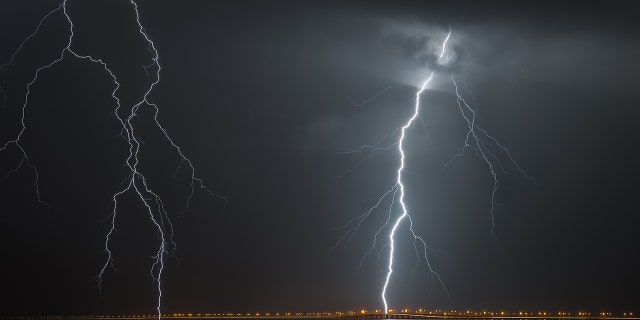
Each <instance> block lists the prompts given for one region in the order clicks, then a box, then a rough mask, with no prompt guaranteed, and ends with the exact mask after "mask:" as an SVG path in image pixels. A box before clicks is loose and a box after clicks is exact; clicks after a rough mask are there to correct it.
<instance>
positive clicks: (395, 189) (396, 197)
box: [336, 30, 531, 313]
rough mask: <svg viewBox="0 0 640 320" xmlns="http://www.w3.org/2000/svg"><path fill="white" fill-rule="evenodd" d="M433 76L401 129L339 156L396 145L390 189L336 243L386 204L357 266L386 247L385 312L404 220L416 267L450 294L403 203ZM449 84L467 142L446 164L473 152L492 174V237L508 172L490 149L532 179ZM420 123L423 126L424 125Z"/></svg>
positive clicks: (443, 54)
mask: <svg viewBox="0 0 640 320" xmlns="http://www.w3.org/2000/svg"><path fill="white" fill-rule="evenodd" d="M451 35H452V33H451V30H449V32H448V33H447V34H446V37H445V39H444V40H443V42H442V44H441V46H440V50H439V53H438V54H437V57H438V63H439V64H441V65H445V64H447V63H449V57H448V55H447V43H448V42H449V40H450V39H451ZM436 76H437V74H436V72H435V71H431V72H430V73H429V76H428V77H427V78H426V79H425V80H424V81H423V82H422V84H421V86H420V87H419V88H418V91H417V92H416V99H415V107H414V109H413V113H412V114H411V115H410V117H409V118H408V119H407V120H406V121H405V122H404V124H403V125H402V127H400V128H399V129H398V130H395V131H394V132H392V133H390V134H387V135H385V136H384V137H383V138H382V139H380V140H379V141H378V142H376V143H375V144H373V145H362V146H359V147H356V148H351V149H348V150H346V151H343V152H342V154H347V153H355V152H363V151H367V152H369V153H368V155H367V156H366V157H365V159H366V158H370V157H371V156H372V153H373V152H378V151H386V150H391V149H392V147H393V146H395V145H397V146H398V149H397V150H398V154H399V157H400V164H399V166H398V168H397V169H396V181H395V182H394V184H393V185H392V186H391V187H390V188H389V189H387V191H386V192H385V193H384V194H383V195H382V196H381V197H379V198H378V200H377V202H376V203H375V204H374V205H373V206H372V207H370V208H369V209H368V210H366V211H365V212H364V213H363V214H361V215H359V216H356V217H355V218H353V219H351V220H349V221H348V222H347V223H346V224H345V225H343V226H342V227H340V228H339V230H342V231H343V233H342V236H341V237H340V239H339V240H338V243H337V244H336V246H338V245H339V244H340V243H342V242H344V241H347V240H349V239H351V238H352V237H353V236H354V235H355V234H356V232H357V231H358V229H359V228H360V226H361V225H362V224H363V222H364V221H365V220H367V219H368V218H369V217H370V216H371V215H373V214H374V213H375V212H376V210H378V209H379V208H380V207H381V206H382V205H383V203H384V201H388V202H389V206H388V208H387V211H386V212H387V215H388V216H387V218H386V220H385V222H384V223H383V224H382V226H380V227H379V228H378V229H377V231H376V232H375V234H374V236H373V241H372V244H371V247H369V250H367V252H365V254H364V256H363V258H362V260H361V261H360V264H359V265H358V269H359V268H361V267H362V264H363V263H364V261H365V260H366V258H367V257H368V256H369V255H371V254H373V253H374V252H375V253H376V254H377V256H378V257H380V255H381V250H384V249H385V248H386V247H387V246H388V247H389V259H388V262H387V272H386V275H385V277H384V284H383V286H382V292H381V294H380V296H381V298H382V303H383V305H384V310H385V313H386V312H390V311H389V310H390V308H389V303H388V297H387V293H388V292H387V291H388V288H389V285H390V282H391V279H392V275H393V272H394V257H395V251H396V243H395V242H396V234H397V232H398V231H399V230H400V229H401V227H402V226H403V223H405V220H406V221H408V231H409V233H410V235H411V236H412V237H413V246H414V249H415V251H416V255H417V259H418V262H417V263H418V264H419V263H420V262H421V261H424V263H425V265H426V268H427V270H428V272H430V273H431V274H432V275H433V276H434V278H435V279H436V280H437V281H438V282H439V283H440V285H441V286H442V288H443V290H444V291H445V292H446V294H447V295H449V291H448V289H447V287H446V286H445V285H444V282H443V281H442V279H441V277H440V274H439V273H438V272H436V271H435V270H434V269H433V268H432V267H431V263H430V261H429V258H428V251H429V250H430V248H429V247H428V246H427V243H426V242H425V240H424V239H423V238H422V237H421V236H419V235H418V234H417V233H416V232H415V230H414V225H413V220H412V218H411V213H410V212H409V210H408V208H407V205H406V202H405V184H404V182H403V173H404V172H405V169H406V168H405V160H406V154H405V143H404V142H405V138H406V136H407V134H408V132H407V130H408V129H410V128H411V127H412V126H413V125H414V122H415V121H416V120H417V119H421V115H420V113H421V108H420V103H421V102H420V97H421V96H422V94H423V93H424V92H425V91H426V90H427V89H428V87H429V85H430V83H431V82H432V81H433V79H434V77H436ZM451 83H452V84H453V87H454V90H455V96H456V102H457V105H458V108H459V110H460V113H461V115H462V118H463V119H464V121H465V122H466V124H467V127H468V131H467V134H466V139H465V141H464V144H463V147H462V150H461V151H460V152H459V153H458V154H456V155H455V156H454V157H453V158H452V159H451V161H449V163H451V162H453V161H455V160H456V159H458V158H460V157H463V156H464V152H465V150H467V149H470V150H473V151H474V152H475V153H476V155H477V156H478V157H479V158H480V159H481V160H482V161H483V162H484V163H485V164H486V165H487V168H488V170H489V173H490V174H491V177H492V179H493V188H492V192H491V210H490V214H491V235H492V236H494V228H495V217H494V208H495V196H496V192H497V190H498V173H508V172H509V170H507V169H506V168H505V167H504V166H503V165H502V163H501V161H500V157H499V156H498V155H496V154H495V153H493V152H492V151H491V150H492V148H497V150H498V151H499V152H502V157H503V158H505V159H507V160H508V161H509V162H510V164H511V166H512V167H513V168H514V169H515V171H517V172H518V173H521V174H523V175H524V176H525V177H526V178H527V179H531V178H530V177H529V176H528V175H527V174H526V172H524V171H523V170H522V169H521V167H520V166H519V165H518V163H516V162H515V161H514V159H513V157H512V156H511V153H510V152H509V150H508V149H507V148H506V147H504V146H503V145H502V144H500V142H499V141H498V140H497V139H496V138H494V137H493V136H491V135H489V134H488V133H487V131H486V130H484V129H482V128H481V127H479V126H478V125H477V124H476V110H475V109H474V108H473V107H472V105H471V104H469V103H468V102H467V100H466V99H465V98H464V96H463V94H462V93H460V91H459V89H458V85H457V83H456V81H455V78H454V76H453V74H452V75H451ZM465 88H466V86H465ZM387 90H389V87H387V88H385V89H384V90H382V91H381V92H379V93H378V94H376V95H375V96H374V97H373V98H371V99H368V100H366V101H365V102H363V103H362V104H356V106H361V105H364V104H367V103H370V102H372V100H373V99H375V98H377V97H378V96H380V95H382V94H384V93H385V92H386V91H387ZM467 92H469V94H470V91H469V90H467ZM472 100H473V99H472ZM422 124H423V125H424V122H423V123H422ZM398 132H399V136H397V139H396V140H393V141H392V142H390V143H389V142H388V140H389V138H390V137H393V136H396V134H397V133H398ZM485 140H486V141H485ZM449 163H448V164H449ZM359 164H360V163H358V165H359ZM497 169H499V170H500V172H498V171H497ZM396 203H397V206H398V207H399V209H400V211H399V214H398V216H397V217H395V218H394V217H393V211H394V206H396ZM385 230H388V232H389V233H388V241H387V242H385V243H384V244H383V245H382V247H379V246H378V242H379V239H380V237H381V234H382V232H383V231H385ZM416 265H417V264H416Z"/></svg>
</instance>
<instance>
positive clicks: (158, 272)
mask: <svg viewBox="0 0 640 320" xmlns="http://www.w3.org/2000/svg"><path fill="white" fill-rule="evenodd" d="M67 2H68V1H67V0H64V1H62V2H61V3H60V5H59V6H58V7H56V8H55V9H53V10H51V11H50V12H48V13H47V14H46V15H45V16H44V17H43V18H42V19H41V20H40V22H39V23H38V25H37V26H36V28H35V29H34V31H33V32H32V33H31V34H29V36H27V37H26V38H25V39H24V40H23V42H22V43H21V44H20V45H19V47H18V48H17V49H16V50H15V51H14V53H13V54H12V55H11V57H10V59H9V61H7V62H5V63H3V64H2V65H0V71H2V69H4V68H5V67H8V66H10V65H11V64H12V63H13V61H14V58H15V57H16V56H17V55H18V54H19V53H20V52H21V51H22V49H23V47H24V45H25V44H26V43H27V42H29V41H30V40H31V39H32V38H33V37H34V36H35V35H36V34H37V33H38V32H39V31H40V29H41V28H42V27H43V25H44V24H45V22H46V21H47V20H48V19H49V17H50V16H52V15H54V14H62V15H63V16H64V19H65V20H66V22H67V23H68V26H69V29H68V30H69V37H68V39H67V43H66V46H65V47H64V48H63V49H62V50H61V51H60V53H59V56H58V57H57V58H56V59H54V60H52V61H50V62H49V63H47V64H44V65H41V66H40V67H38V68H37V69H36V70H35V73H34V75H33V78H32V79H31V81H30V82H29V83H28V84H27V86H26V94H25V96H24V100H23V103H22V107H21V113H20V114H21V117H20V123H21V127H20V130H19V132H18V134H17V135H16V136H15V137H14V138H12V139H10V140H8V141H7V142H6V143H5V144H4V145H2V147H1V148H0V152H3V151H5V150H7V149H8V148H9V147H12V146H13V147H15V148H17V149H18V150H19V151H20V153H21V156H22V158H21V160H20V161H19V162H18V164H17V166H16V167H15V168H13V169H11V170H9V171H8V173H7V176H9V175H11V174H13V173H15V172H17V171H19V170H20V169H21V168H22V167H23V166H25V165H26V166H28V167H29V168H30V169H32V170H33V171H34V173H35V181H34V185H35V190H36V196H37V199H38V201H39V202H40V203H42V204H44V205H47V206H49V205H48V204H47V203H46V202H44V201H43V200H42V198H41V196H40V187H39V185H38V179H39V175H38V170H37V167H36V166H35V165H33V164H32V163H31V162H30V160H29V157H28V154H27V152H26V150H25V149H24V147H23V146H22V144H21V141H22V136H23V134H24V132H25V131H26V130H27V124H26V121H25V113H26V112H25V111H26V109H27V107H28V105H29V96H30V95H31V88H32V86H33V85H34V84H35V83H36V82H37V81H38V77H39V75H40V74H41V73H42V72H46V71H47V70H49V69H51V68H52V67H53V66H55V65H57V64H58V63H60V62H61V61H63V60H64V59H65V58H67V57H69V58H76V59H79V60H84V61H87V62H89V63H93V64H98V65H100V66H102V68H103V69H104V71H105V73H106V74H107V75H108V76H109V78H110V79H111V81H112V82H113V85H114V89H113V91H112V92H111V98H112V99H113V101H114V103H115V108H114V112H113V113H114V115H115V117H116V118H117V119H118V121H119V122H120V125H121V132H120V135H121V136H122V138H123V139H124V140H125V141H126V142H127V143H128V147H129V148H128V150H129V151H128V154H127V156H126V160H125V163H124V164H125V167H126V168H128V171H129V172H128V175H127V177H126V178H124V180H123V181H122V183H121V185H120V186H119V187H118V189H117V190H116V191H115V193H114V194H113V196H112V202H113V209H112V211H111V213H110V215H109V217H108V220H109V221H110V227H109V231H108V232H107V234H106V235H105V237H104V250H105V253H106V256H107V257H106V259H105V262H104V264H103V265H102V267H101V268H100V270H99V272H98V275H97V277H96V278H97V284H98V288H99V290H100V291H101V290H102V282H103V280H104V276H105V273H106V272H107V269H108V268H109V267H112V268H115V267H114V261H113V255H112V251H111V249H110V241H111V238H112V236H113V233H114V231H115V230H116V219H117V216H118V199H119V197H120V196H122V195H123V194H125V193H131V192H133V193H135V195H136V196H137V197H138V199H139V200H140V202H141V203H142V204H143V205H144V207H145V209H146V212H147V214H148V216H149V220H150V222H151V223H152V224H153V226H154V227H155V229H156V232H157V235H158V239H159V241H158V242H159V243H158V247H157V250H156V251H155V254H154V255H153V257H152V258H153V263H152V265H151V267H150V275H151V279H152V281H153V284H154V286H155V287H156V290H157V303H156V311H157V314H158V319H160V317H161V302H162V282H161V279H162V275H163V271H164V259H165V257H166V255H167V254H172V253H173V250H175V248H176V244H175V242H174V241H173V225H172V223H171V220H170V219H169V215H168V213H167V211H166V210H165V207H164V203H163V201H162V198H161V197H160V196H159V195H158V194H157V193H156V192H155V191H153V189H152V188H151V186H150V185H149V183H148V181H147V177H146V176H145V175H144V174H143V173H142V172H141V169H140V166H141V161H140V160H139V158H138V155H139V153H140V151H141V147H142V144H141V141H140V140H139V138H138V137H137V136H136V133H135V130H136V127H135V126H134V124H133V120H134V118H135V117H136V116H137V113H138V111H139V110H140V108H142V107H150V108H152V109H153V112H154V113H153V119H154V121H155V125H156V127H157V129H159V130H160V131H161V132H162V134H163V136H164V138H165V139H166V141H167V142H168V143H169V144H170V145H171V147H172V148H173V149H174V150H175V152H176V153H177V155H178V156H179V158H180V164H179V166H178V168H176V173H177V172H178V171H179V170H181V169H182V168H183V167H186V168H188V170H189V172H190V179H191V180H190V186H189V187H190V192H189V194H188V196H187V198H186V201H185V205H184V209H183V212H184V211H185V210H187V209H188V208H189V204H190V202H191V200H192V198H193V196H194V193H195V190H196V189H201V190H203V191H205V192H206V193H208V194H210V195H212V196H216V197H219V198H224V196H222V195H219V194H216V193H215V192H213V191H212V190H211V189H209V188H207V187H206V186H205V184H204V181H203V180H202V179H200V178H199V177H197V176H196V174H195V167H194V165H193V163H192V162H191V160H190V159H189V158H188V157H187V156H186V155H185V154H184V153H183V151H182V149H181V148H180V147H179V146H178V145H177V144H176V143H175V142H174V141H173V139H172V138H171V137H170V135H169V134H168V132H167V130H166V129H165V128H164V127H163V126H162V125H161V124H160V122H159V120H158V113H159V108H158V106H157V104H155V103H153V102H151V101H150V100H149V95H150V94H151V92H152V91H153V89H154V88H155V86H156V85H157V84H158V83H159V82H160V72H161V70H162V67H161V66H160V58H159V55H158V50H157V49H156V46H155V43H154V42H153V41H152V40H151V38H150V37H149V35H148V33H147V32H146V31H145V29H144V27H143V25H142V23H141V19H140V13H139V10H138V5H137V3H136V2H135V1H134V0H129V3H130V5H131V7H132V9H133V11H134V13H135V19H136V23H137V25H138V30H137V31H138V33H139V34H140V35H141V36H142V37H143V38H144V39H145V41H146V42H147V44H148V49H147V50H148V51H149V53H150V54H151V63H150V64H148V65H145V66H143V69H144V71H145V72H146V73H147V74H148V72H149V71H153V72H152V73H153V75H154V80H153V82H152V83H151V84H150V85H149V87H148V88H147V89H146V91H145V92H144V94H142V96H141V97H140V98H139V99H138V100H137V102H136V103H135V104H134V105H132V106H131V107H130V108H129V109H128V111H129V114H128V115H127V116H126V117H123V116H121V115H120V111H121V108H123V106H122V105H121V103H120V99H119V98H118V95H117V93H118V90H119V89H120V82H119V81H118V78H117V76H116V75H115V73H114V72H113V71H112V70H111V68H110V67H109V65H108V64H107V63H106V62H105V61H103V60H102V59H99V58H94V57H92V56H90V55H82V54H79V53H77V52H76V51H75V50H74V49H73V48H72V44H73V39H74V24H73V20H72V19H71V16H70V15H69V13H68V12H67ZM0 93H1V94H2V106H3V107H4V103H5V102H6V100H7V99H6V92H5V91H4V90H2V88H0ZM174 175H175V174H174ZM5 178H6V176H5Z"/></svg>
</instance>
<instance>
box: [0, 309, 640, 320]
mask: <svg viewBox="0 0 640 320" xmlns="http://www.w3.org/2000/svg"><path fill="white" fill-rule="evenodd" d="M157 318H158V314H122V315H73V316H68V315H66V316H64V315H49V316H0V319H16V320H20V319H25V320H26V319H30V320H31V319H34V320H35V319H37V320H47V319H51V320H54V319H65V320H66V319H103V320H109V319H121V320H125V319H157ZM161 318H165V319H186V318H193V319H208V318H221V319H240V318H243V319H246V318H253V319H263V318H271V319H279V318H285V319H287V318H292V319H321V318H324V319H332V318H356V319H357V318H362V319H444V318H450V319H567V320H569V319H624V320H636V319H640V317H639V316H638V314H637V313H636V312H631V311H627V312H620V313H613V312H609V311H600V312H588V311H577V312H568V311H555V312H549V311H524V310H521V311H520V310H519V311H515V312H513V311H506V310H500V311H487V310H482V311H472V310H470V309H466V310H464V311H458V310H443V309H432V310H428V309H425V308H419V309H415V310H412V309H409V308H402V309H395V308H389V310H387V312H386V313H383V310H381V309H372V310H369V309H366V308H361V309H358V310H356V309H353V310H346V311H324V312H291V311H286V312H224V313H197V312H177V313H163V314H162V315H161Z"/></svg>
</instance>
